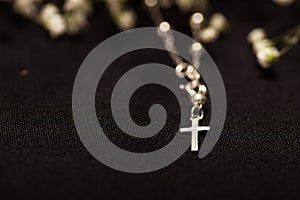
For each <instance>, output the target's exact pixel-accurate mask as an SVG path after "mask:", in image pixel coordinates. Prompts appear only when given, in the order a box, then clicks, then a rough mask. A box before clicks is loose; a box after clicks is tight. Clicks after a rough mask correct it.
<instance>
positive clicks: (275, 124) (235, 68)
mask: <svg viewBox="0 0 300 200" xmlns="http://www.w3.org/2000/svg"><path fill="white" fill-rule="evenodd" d="M131 3H132V5H133V6H134V7H135V9H136V10H137V12H138V19H139V22H138V26H139V27H142V26H152V25H153V24H152V23H151V21H150V19H149V17H148V15H147V13H146V12H145V10H143V8H142V6H141V5H140V3H139V2H137V1H131ZM299 3H300V2H299V1H296V3H294V4H293V5H292V6H290V7H287V8H283V7H280V6H278V5H275V4H273V3H272V1H271V0H270V1H249V2H246V1H239V0H226V1H213V7H214V8H215V10H217V11H221V12H223V13H224V15H225V16H226V17H227V18H228V19H229V22H230V24H231V32H230V33H229V34H228V35H224V36H222V38H221V39H220V40H218V41H217V42H216V43H213V44H209V45H206V49H207V51H208V52H209V53H210V54H211V56H212V57H213V58H214V60H215V62H216V64H217V66H218V67H219V70H220V72H221V74H222V76H223V79H224V82H225V86H226V90H227V99H228V113H227V119H226V123H225V128H224V130H223V133H222V136H221V139H220V140H219V142H218V143H217V145H216V147H215V148H214V150H213V151H212V152H211V154H209V156H207V157H206V158H205V159H202V160H199V159H197V155H196V154H193V153H191V152H189V151H188V152H186V154H184V155H183V156H182V157H181V158H180V159H179V160H177V161H176V162H175V163H173V164H171V165H170V166H168V167H167V168H164V169H162V170H159V171H156V172H152V173H147V174H127V173H122V172H118V171H115V170H113V169H110V168H108V167H106V166H104V165H103V164H101V163H99V162H98V161H97V160H95V159H94V158H93V157H92V156H91V155H90V154H89V153H88V152H87V150H86V149H85V148H84V147H83V145H82V143H81V142H80V139H79V137H78V135H77V133H76V130H75V126H74V122H73V119H72V108H71V96H72V87H73V83H74V80H75V76H76V73H77V70H78V68H79V67H80V64H81V62H82V61H83V59H84V58H85V56H86V55H87V54H88V53H89V52H90V51H91V50H92V49H93V48H94V47H95V46H96V45H97V44H99V43H100V42H101V41H103V40H105V39H106V38H108V37H109V36H112V35H114V34H115V33H117V32H118V29H117V27H116V26H115V25H114V24H113V22H112V21H111V19H110V16H109V14H108V12H107V11H106V9H105V8H104V7H103V6H98V7H97V9H96V14H95V15H94V16H93V17H92V18H91V19H90V26H89V27H88V29H87V30H86V31H84V32H83V33H82V34H81V35H79V36H77V37H63V38H61V39H58V40H51V39H50V38H49V37H48V35H47V33H46V32H45V31H44V30H43V29H42V28H41V27H39V26H38V25H35V24H33V23H31V22H29V21H27V20H26V19H23V18H22V17H20V16H17V15H15V14H14V13H13V12H12V9H11V8H10V6H8V5H7V4H6V3H1V4H0V65H1V67H0V70H1V71H0V94H1V95H0V131H1V134H0V159H1V161H0V188H1V189H0V191H1V198H2V199H6V198H7V199H8V198H10V199H13V198H20V197H22V198H31V199H36V198H43V199H44V198H45V199H54V198H59V199H79V198H84V199H106V198H109V199H150V198H151V199H192V198H194V199H195V198H200V199H201V198H202V199H299V196H300V194H299V186H300V182H299V180H300V174H299V168H300V160H299V153H300V137H299V133H300V120H299V119H300V114H299V113H300V112H299V111H300V104H299V102H300V95H299V86H300V80H299V78H298V77H299V75H300V67H299V61H300V58H299V52H300V48H299V46H297V47H295V48H294V49H293V50H291V51H290V52H289V53H288V54H287V55H286V56H285V57H284V58H282V60H281V61H280V63H278V64H277V65H276V66H275V68H274V69H273V70H271V71H266V72H265V71H262V70H260V68H259V67H258V66H257V64H256V61H255V57H254V55H253V53H252V52H251V49H250V47H249V45H248V44H247V42H246V38H245V37H246V34H247V33H248V32H249V31H250V30H251V29H252V28H255V27H264V28H266V30H267V31H268V32H269V35H270V36H271V37H273V36H276V35H277V34H279V33H281V32H283V31H285V30H287V29H288V28H291V27H293V26H295V25H297V24H299V21H300V4H299ZM165 15H166V18H167V19H169V20H170V21H171V22H172V24H174V28H175V29H176V30H179V31H182V32H184V33H186V34H189V31H188V27H187V19H188V17H187V16H181V15H180V14H178V13H177V10H176V9H175V8H174V9H171V10H168V11H166V12H165ZM175 16H176V17H175ZM136 53H137V55H135V56H134V55H133V56H128V57H125V58H123V59H124V60H123V61H124V62H126V60H127V61H130V62H132V60H134V63H140V62H145V61H149V59H150V58H151V57H152V58H155V59H160V60H161V62H163V63H169V64H171V62H170V60H169V58H168V57H167V56H165V55H164V54H163V53H162V54H160V53H157V52H150V53H151V54H147V56H146V55H145V56H143V53H142V52H136ZM149 55H153V56H149ZM123 61H122V62H123ZM122 62H121V64H122ZM124 62H123V63H124ZM134 63H133V64H134ZM116 65H118V66H119V68H120V66H122V65H120V63H119V64H116ZM111 67H113V66H111ZM22 69H28V71H29V75H28V76H20V74H19V73H20V71H21V70H22ZM116 69H117V68H116ZM119 73H121V72H120V71H118V70H116V71H114V72H113V73H110V74H109V75H108V76H107V78H106V79H105V80H104V82H106V83H107V84H111V83H110V80H114V79H115V78H116V77H118V76H119ZM109 76H110V77H109ZM160 89H161V88H160ZM152 90H153V89H152ZM152 90H151V88H144V89H141V91H140V93H144V92H147V91H148V92H149V93H154V92H153V91H152ZM104 93H105V91H104ZM140 93H139V92H137V94H136V96H135V97H134V98H135V99H139V98H143V97H144V96H143V95H139V94H140ZM99 94H101V91H99V93H98V94H97V100H98V101H99V103H98V105H97V111H98V114H99V113H104V117H105V118H104V120H103V122H101V123H104V124H106V125H107V126H108V127H109V128H108V133H107V134H108V135H110V138H111V139H112V140H114V141H115V142H116V143H118V145H120V146H122V147H124V148H127V149H131V150H132V151H139V149H143V148H145V150H146V151H147V150H151V149H153V148H156V147H159V145H162V144H163V143H164V142H166V143H167V142H168V140H169V139H170V138H169V137H170V136H169V135H168V136H167V137H164V135H163V134H160V136H159V137H158V138H157V139H158V140H162V142H161V143H159V144H157V143H148V142H145V141H140V142H139V141H133V142H132V141H131V142H129V141H128V138H125V137H126V136H122V137H118V136H117V135H113V134H111V133H112V132H109V130H112V129H110V126H112V123H111V119H110V118H109V111H108V110H106V109H107V104H105V101H101V98H99ZM163 95H165V92H164V90H158V92H157V96H163ZM157 96H156V97H155V95H154V98H153V99H152V100H154V101H155V100H160V98H158V97H157ZM144 98H146V99H147V96H146V97H144ZM165 98H167V97H164V98H162V99H165ZM170 98H171V97H170ZM171 99H172V98H171ZM162 101H163V100H162ZM171 101H173V100H171ZM154 103H155V102H154ZM174 103H175V104H176V102H174ZM101 105H102V106H104V108H102V107H101ZM105 106H106V108H105ZM143 109H144V110H143ZM131 111H132V113H133V118H134V119H140V120H136V122H137V123H138V124H141V125H143V124H146V123H147V122H148V120H149V119H148V118H147V115H146V113H145V111H146V108H141V106H140V104H139V103H137V105H132V108H131ZM170 115H171V116H175V118H174V119H173V118H172V119H170V121H169V123H168V124H167V125H166V127H165V133H166V134H168V133H169V134H170V135H172V133H173V132H174V130H176V129H177V128H178V127H176V126H177V125H176V124H177V121H176V116H178V110H177V109H174V110H171V111H170ZM155 145H158V146H155ZM135 148H136V149H135Z"/></svg>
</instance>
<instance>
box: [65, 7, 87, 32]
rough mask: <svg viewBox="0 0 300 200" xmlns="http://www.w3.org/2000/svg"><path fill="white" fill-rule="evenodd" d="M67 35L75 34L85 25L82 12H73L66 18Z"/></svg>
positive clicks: (85, 20) (85, 19)
mask: <svg viewBox="0 0 300 200" xmlns="http://www.w3.org/2000/svg"><path fill="white" fill-rule="evenodd" d="M66 21H67V25H68V33H70V34H77V33H78V32H79V31H81V29H82V28H83V27H84V26H85V25H86V24H87V18H86V15H84V14H83V13H82V12H74V13H72V14H70V15H68V16H67V17H66Z"/></svg>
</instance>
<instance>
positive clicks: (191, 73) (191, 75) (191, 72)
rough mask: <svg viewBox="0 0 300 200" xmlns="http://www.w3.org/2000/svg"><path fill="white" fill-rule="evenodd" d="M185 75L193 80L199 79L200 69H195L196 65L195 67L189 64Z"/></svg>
mask: <svg viewBox="0 0 300 200" xmlns="http://www.w3.org/2000/svg"><path fill="white" fill-rule="evenodd" d="M185 75H186V77H187V78H189V79H191V80H197V79H200V74H199V73H198V71H197V70H196V69H195V67H193V66H192V65H189V66H188V67H187V70H186V72H185Z"/></svg>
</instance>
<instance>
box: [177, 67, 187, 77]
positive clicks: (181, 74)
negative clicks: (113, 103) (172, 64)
mask: <svg viewBox="0 0 300 200" xmlns="http://www.w3.org/2000/svg"><path fill="white" fill-rule="evenodd" d="M187 66H188V65H187V64H186V63H180V64H178V65H177V66H176V68H175V72H176V75H177V76H178V77H179V78H184V77H185V72H186V70H187Z"/></svg>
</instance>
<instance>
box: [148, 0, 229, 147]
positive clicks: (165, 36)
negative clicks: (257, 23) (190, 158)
mask: <svg viewBox="0 0 300 200" xmlns="http://www.w3.org/2000/svg"><path fill="white" fill-rule="evenodd" d="M145 4H146V6H147V8H148V10H149V12H150V15H151V18H152V20H153V21H154V23H155V24H156V26H157V27H158V35H159V36H160V37H161V39H162V41H163V44H164V46H165V48H166V49H167V50H168V51H169V52H177V50H176V47H175V45H174V37H173V35H172V33H171V31H170V27H171V26H170V24H169V23H168V22H167V21H165V20H164V19H163V16H162V13H161V11H160V10H161V8H160V5H159V2H158V1H157V0H145ZM203 21H204V17H203V15H202V13H200V12H194V13H193V14H192V15H191V18H190V29H191V32H192V34H193V39H194V40H195V41H197V42H195V43H194V44H192V45H191V54H192V61H193V63H192V65H191V64H189V63H186V62H184V61H183V59H182V58H181V57H180V56H178V55H177V54H171V53H169V56H170V58H171V59H172V61H173V62H174V64H175V65H176V68H175V72H176V75H177V76H178V77H179V78H186V79H187V80H189V83H187V84H186V85H180V88H181V89H183V90H185V91H186V92H187V93H188V95H189V96H190V99H191V102H192V103H193V105H194V106H193V107H192V109H191V117H190V120H191V121H192V126H191V127H190V128H181V129H180V132H191V134H192V137H191V151H198V150H199V145H198V131H208V130H209V129H210V127H209V126H199V122H200V121H201V120H202V119H203V118H204V111H203V106H204V104H205V101H206V95H207V88H206V86H205V85H204V84H202V83H200V77H201V76H200V73H199V72H198V70H197V69H198V68H199V67H200V64H201V63H200V58H201V49H202V45H201V43H200V42H199V41H201V39H203V40H204V41H211V40H213V39H216V37H217V36H218V34H219V33H221V32H223V31H225V30H226V29H227V28H228V22H227V20H226V19H225V17H224V16H223V15H222V14H219V13H217V14H214V15H213V16H212V18H211V19H210V23H209V27H208V28H207V30H210V31H211V30H212V32H215V33H216V34H212V35H213V36H214V38H212V37H207V34H206V35H205V32H200V29H201V24H202V23H203ZM203 33H204V34H203Z"/></svg>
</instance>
